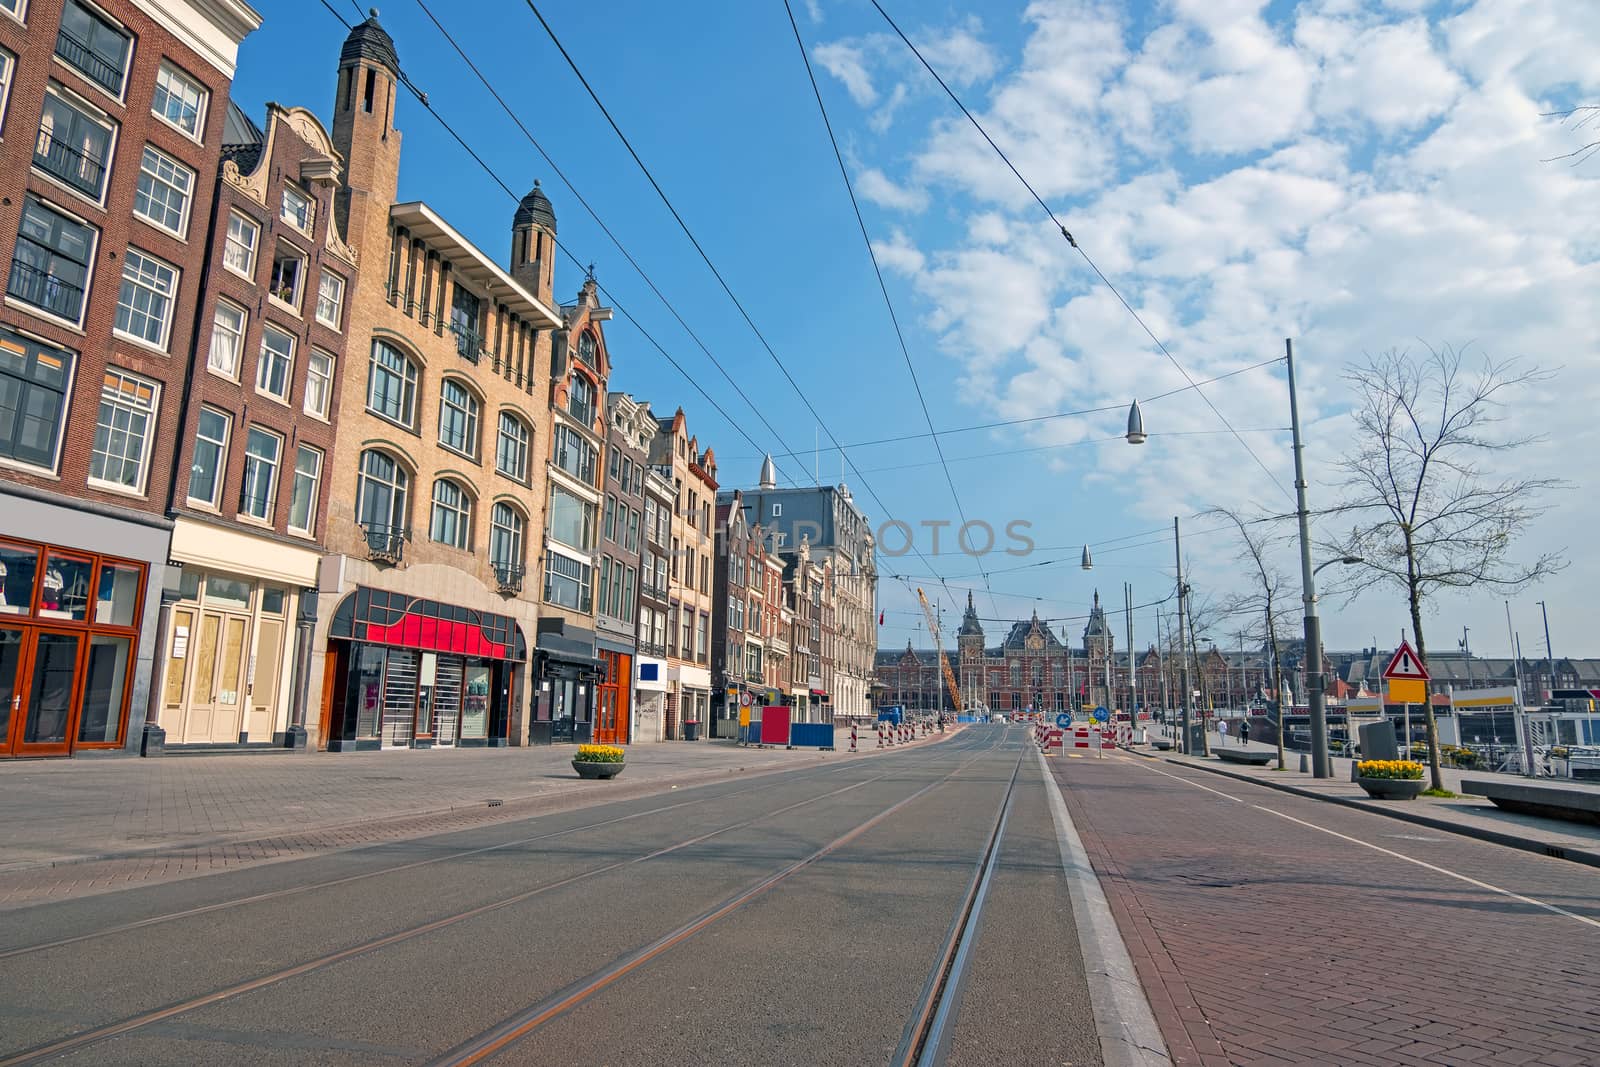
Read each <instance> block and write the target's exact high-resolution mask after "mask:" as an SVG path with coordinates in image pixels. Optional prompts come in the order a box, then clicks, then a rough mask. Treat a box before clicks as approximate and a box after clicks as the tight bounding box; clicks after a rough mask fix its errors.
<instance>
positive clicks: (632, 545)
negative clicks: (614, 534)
mask: <svg viewBox="0 0 1600 1067" xmlns="http://www.w3.org/2000/svg"><path fill="white" fill-rule="evenodd" d="M625 510H626V511H627V512H628V535H627V537H625V538H624V539H623V541H622V547H623V548H625V549H627V550H628V551H629V552H637V551H639V513H638V512H637V511H635V510H633V509H632V508H627V509H625Z"/></svg>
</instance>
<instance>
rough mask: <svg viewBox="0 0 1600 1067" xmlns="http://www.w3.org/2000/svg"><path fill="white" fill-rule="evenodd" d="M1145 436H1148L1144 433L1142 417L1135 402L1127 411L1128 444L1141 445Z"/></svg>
mask: <svg viewBox="0 0 1600 1067" xmlns="http://www.w3.org/2000/svg"><path fill="white" fill-rule="evenodd" d="M1146 436H1148V435H1147V434H1146V433H1145V432H1144V416H1143V415H1141V414H1140V413H1139V402H1138V401H1137V400H1135V401H1134V402H1133V406H1132V407H1131V408H1129V409H1128V443H1129V444H1130V445H1142V444H1144V439H1145V437H1146Z"/></svg>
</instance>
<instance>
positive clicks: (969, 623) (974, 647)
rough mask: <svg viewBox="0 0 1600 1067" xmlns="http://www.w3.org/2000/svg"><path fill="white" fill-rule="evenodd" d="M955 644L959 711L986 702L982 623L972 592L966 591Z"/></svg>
mask: <svg viewBox="0 0 1600 1067" xmlns="http://www.w3.org/2000/svg"><path fill="white" fill-rule="evenodd" d="M956 634H957V636H956V644H957V647H958V648H959V650H960V653H961V678H960V681H961V707H960V708H959V709H958V710H959V711H966V710H968V709H969V708H974V707H977V706H978V705H980V704H987V703H988V700H987V697H986V694H985V682H984V671H983V625H982V624H981V623H980V622H978V612H977V609H976V608H974V607H973V606H972V592H971V591H970V590H969V591H968V592H967V610H966V613H965V614H963V615H962V616H961V629H960V630H958V631H957V632H956Z"/></svg>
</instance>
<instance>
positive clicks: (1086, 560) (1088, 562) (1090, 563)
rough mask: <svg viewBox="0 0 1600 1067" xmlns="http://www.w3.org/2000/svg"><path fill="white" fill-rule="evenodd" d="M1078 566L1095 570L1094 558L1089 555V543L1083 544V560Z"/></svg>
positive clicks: (1087, 569)
mask: <svg viewBox="0 0 1600 1067" xmlns="http://www.w3.org/2000/svg"><path fill="white" fill-rule="evenodd" d="M1078 566H1080V567H1082V568H1083V569H1084V570H1086V571H1092V570H1094V559H1093V558H1092V557H1091V556H1090V555H1089V546H1088V545H1084V546H1083V562H1082V563H1080V564H1078Z"/></svg>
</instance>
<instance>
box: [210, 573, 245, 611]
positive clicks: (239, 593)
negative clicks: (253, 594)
mask: <svg viewBox="0 0 1600 1067" xmlns="http://www.w3.org/2000/svg"><path fill="white" fill-rule="evenodd" d="M206 604H207V605H210V606H213V607H230V608H238V609H239V610H241V611H249V610H250V583H249V582H247V581H244V580H243V579H240V578H227V577H224V576H222V575H220V574H208V575H206Z"/></svg>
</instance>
